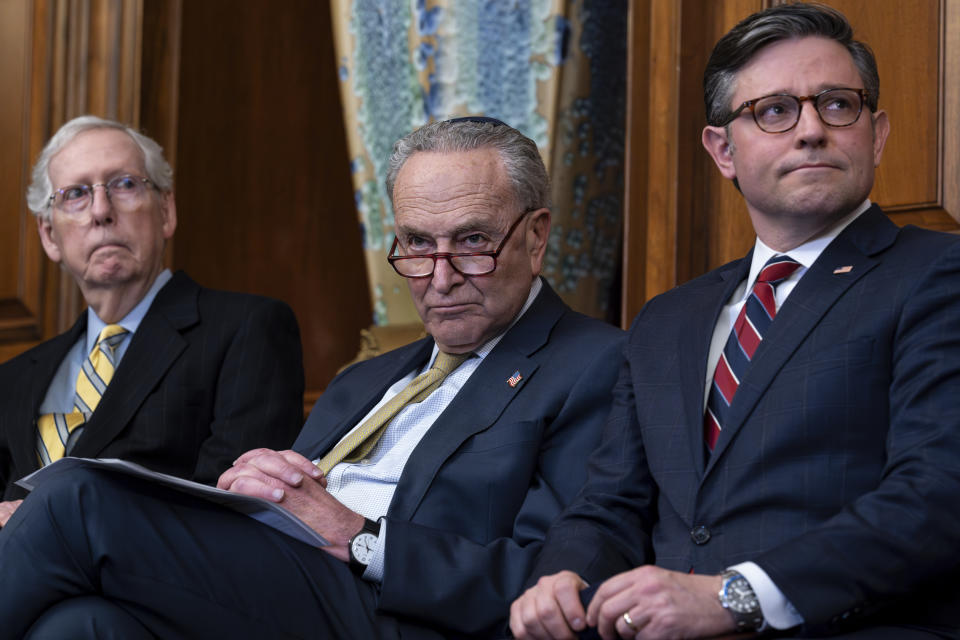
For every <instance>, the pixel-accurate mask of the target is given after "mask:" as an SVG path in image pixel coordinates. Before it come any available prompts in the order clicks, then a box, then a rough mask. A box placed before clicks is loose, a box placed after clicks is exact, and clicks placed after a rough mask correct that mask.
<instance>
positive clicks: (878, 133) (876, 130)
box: [870, 109, 890, 167]
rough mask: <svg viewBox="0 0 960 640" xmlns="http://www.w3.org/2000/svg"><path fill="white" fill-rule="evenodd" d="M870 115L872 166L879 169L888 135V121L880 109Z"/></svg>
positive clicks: (884, 112)
mask: <svg viewBox="0 0 960 640" xmlns="http://www.w3.org/2000/svg"><path fill="white" fill-rule="evenodd" d="M870 115H871V117H872V118H873V166H875V167H879V166H880V157H881V156H883V148H884V146H885V145H886V144H887V136H888V135H890V119H889V118H887V112H886V111H883V110H882V109H881V110H879V111H877V112H876V113H873V114H870Z"/></svg>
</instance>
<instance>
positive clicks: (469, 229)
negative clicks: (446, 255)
mask: <svg viewBox="0 0 960 640" xmlns="http://www.w3.org/2000/svg"><path fill="white" fill-rule="evenodd" d="M492 222H493V221H492V220H491V221H489V222H481V221H479V220H476V221H471V222H470V223H469V224H461V225H457V226H456V227H454V228H453V229H451V230H450V231H449V232H448V233H444V234H442V235H443V236H447V237H451V238H456V237H458V236H461V235H464V234H468V233H477V232H479V233H485V234H487V235H489V236H493V235H496V234H497V233H503V232H504V230H502V229H500V228H498V227H497V226H495V225H493V224H492ZM399 231H400V235H401V237H403V236H411V235H414V236H423V237H425V238H436V237H438V234H436V233H434V232H433V231H427V230H425V229H418V228H416V227H409V226H400V228H399Z"/></svg>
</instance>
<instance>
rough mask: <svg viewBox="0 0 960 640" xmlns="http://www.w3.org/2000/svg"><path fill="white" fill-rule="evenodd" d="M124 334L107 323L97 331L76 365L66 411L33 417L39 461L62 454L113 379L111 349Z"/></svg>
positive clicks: (61, 455) (118, 326) (47, 460)
mask: <svg viewBox="0 0 960 640" xmlns="http://www.w3.org/2000/svg"><path fill="white" fill-rule="evenodd" d="M126 335H127V330H126V329H124V328H123V327H121V326H120V325H118V324H108V325H107V326H106V327H104V328H103V331H101V332H100V336H99V337H98V338H97V344H96V345H94V347H93V350H92V351H91V352H90V355H89V356H87V359H86V360H84V361H83V366H81V367H80V375H78V376H77V390H76V394H75V395H74V399H73V411H72V412H70V413H45V414H43V415H42V416H40V419H39V420H37V431H38V436H37V455H38V456H39V458H40V463H41V464H43V465H47V464H50V463H51V462H54V461H55V460H59V459H60V458H62V457H63V455H64V453H65V452H66V449H67V442H68V440H69V439H70V436H71V435H72V434H73V433H74V431H76V430H77V429H78V428H80V427H81V426H82V425H83V423H84V422H86V421H87V419H88V418H89V417H90V414H92V413H93V411H94V409H96V408H97V405H98V404H100V398H101V397H103V394H104V392H105V391H106V390H107V385H108V384H110V381H111V380H112V379H113V370H114V367H115V361H114V356H113V352H114V350H115V349H116V348H117V345H119V344H120V342H121V341H122V340H123V338H124V337H125V336H126Z"/></svg>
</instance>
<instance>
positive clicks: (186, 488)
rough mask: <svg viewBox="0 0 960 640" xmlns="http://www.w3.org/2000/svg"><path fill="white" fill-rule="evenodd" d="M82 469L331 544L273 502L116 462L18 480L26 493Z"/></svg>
mask: <svg viewBox="0 0 960 640" xmlns="http://www.w3.org/2000/svg"><path fill="white" fill-rule="evenodd" d="M81 467H85V468H90V469H104V470H107V471H111V472H115V473H126V474H128V475H132V476H136V477H138V478H142V479H144V480H146V481H148V482H155V483H157V484H160V485H163V486H166V487H169V488H171V489H174V490H175V491H182V492H184V493H189V494H191V495H194V496H198V497H200V498H203V499H204V500H209V501H210V502H215V503H217V504H220V505H223V506H224V507H227V508H228V509H233V510H234V511H239V512H240V513H243V514H246V515H248V516H250V517H251V518H253V519H254V520H258V521H260V522H262V523H263V524H265V525H267V526H269V527H273V528H274V529H276V530H277V531H280V532H282V533H285V534H287V535H288V536H291V537H293V538H296V539H297V540H299V541H301V542H305V543H306V544H309V545H311V546H314V547H325V546H327V544H329V543H328V542H327V541H326V540H325V539H324V538H323V536H321V535H320V534H319V533H317V532H316V531H314V530H313V529H311V528H310V527H309V526H307V525H306V524H305V523H304V522H303V520H301V519H300V518H298V517H297V516H295V515H293V514H292V513H290V512H289V511H287V510H286V509H284V508H283V507H281V506H280V505H278V504H276V503H274V502H270V501H269V500H264V499H262V498H253V497H251V496H245V495H241V494H239V493H231V492H230V491H224V490H223V489H217V488H216V487H208V486H207V485H205V484H200V483H199V482H193V481H191V480H184V479H183V478H178V477H176V476H170V475H167V474H165V473H157V472H155V471H150V470H149V469H146V468H144V467H141V466H140V465H138V464H134V463H132V462H125V461H123V460H118V459H116V458H103V459H94V458H70V457H67V458H60V459H59V460H57V461H56V462H54V463H53V464H49V465H47V466H46V467H42V468H40V469H38V470H36V471H34V472H33V473H31V474H30V475H28V476H24V477H23V478H21V479H20V480H17V484H18V485H20V486H21V487H23V488H24V489H26V490H27V491H33V490H34V489H35V488H36V487H39V486H40V485H41V484H43V483H44V482H46V481H48V480H49V479H50V478H53V477H55V476H58V475H60V474H63V473H70V472H71V471H73V470H74V469H77V468H81Z"/></svg>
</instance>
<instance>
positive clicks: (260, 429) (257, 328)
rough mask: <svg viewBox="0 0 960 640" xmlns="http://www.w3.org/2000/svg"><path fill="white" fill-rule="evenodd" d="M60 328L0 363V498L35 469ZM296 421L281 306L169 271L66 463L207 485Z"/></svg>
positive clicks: (296, 398)
mask: <svg viewBox="0 0 960 640" xmlns="http://www.w3.org/2000/svg"><path fill="white" fill-rule="evenodd" d="M86 327H87V314H86V312H83V313H82V314H81V316H80V318H79V319H78V320H77V322H76V323H75V324H74V325H73V328H71V329H70V331H68V332H66V333H64V334H61V335H59V336H57V337H56V338H53V339H52V340H48V341H47V342H44V343H42V344H40V345H38V346H37V347H34V348H33V349H31V350H30V351H27V352H26V353H23V354H21V355H20V356H18V357H16V358H14V359H12V360H10V361H8V362H6V363H5V364H3V365H0V389H3V392H2V393H3V395H2V396H0V491H2V493H3V499H5V500H10V499H14V498H19V497H23V496H24V495H25V494H24V492H23V490H22V489H20V488H19V487H17V486H16V485H14V484H13V483H14V481H16V480H18V479H19V478H21V477H23V476H25V475H26V474H28V473H30V472H31V471H34V470H35V469H37V468H38V466H39V462H38V460H37V453H36V422H35V421H36V418H37V415H38V410H39V407H40V403H41V402H42V401H43V398H44V395H45V394H46V392H47V387H49V385H50V382H51V380H52V378H53V376H54V374H55V373H56V371H57V368H58V367H59V366H60V363H61V362H62V361H63V358H64V357H65V356H66V354H67V352H68V351H69V350H70V347H72V346H73V344H74V343H75V342H76V341H77V340H79V339H80V337H81V336H83V335H84V332H85V331H86ZM302 421H303V364H302V355H301V350H300V333H299V330H298V328H297V321H296V318H295V317H294V316H293V313H292V312H291V310H290V308H289V307H288V306H287V305H285V304H283V303H282V302H279V301H276V300H271V299H268V298H262V297H259V296H252V295H247V294H240V293H228V292H224V291H213V290H211V289H205V288H203V287H200V286H199V285H197V284H196V283H195V282H194V281H193V280H191V279H190V278H189V277H188V276H187V275H186V274H184V273H183V272H177V273H176V274H174V276H173V278H172V279H171V280H170V281H169V282H168V283H167V284H166V285H164V287H163V288H162V289H161V290H160V292H159V293H158V294H157V297H156V298H155V299H154V301H153V304H151V306H150V309H149V310H148V311H147V313H146V315H145V316H144V318H143V321H142V322H141V324H140V326H139V328H138V329H137V332H136V333H135V334H134V335H133V337H132V338H131V342H130V345H129V347H127V351H126V353H125V354H124V357H123V359H122V360H121V361H120V365H119V367H118V368H117V371H116V374H115V376H114V379H113V381H112V382H111V383H110V385H109V386H108V387H107V390H106V392H105V393H104V395H103V399H102V400H101V401H100V404H99V405H98V406H97V409H96V411H94V413H93V415H92V416H91V418H90V420H89V421H88V422H87V424H86V427H85V429H84V432H83V434H82V435H81V436H80V438H79V440H77V444H76V446H75V448H74V449H73V450H72V451H71V455H73V456H77V457H90V458H123V459H125V460H129V461H132V462H136V463H139V464H142V465H144V466H146V467H150V468H151V469H155V470H157V471H162V472H164V473H170V474H174V475H177V476H182V477H185V478H191V479H193V480H197V481H198V482H205V483H213V482H215V481H216V479H217V477H218V476H219V475H220V473H222V472H223V471H224V470H225V469H226V468H227V467H229V466H230V465H231V464H232V463H233V461H234V460H235V459H236V458H237V456H239V455H240V454H241V453H243V452H244V451H247V450H248V449H251V448H254V447H259V446H263V447H275V448H288V447H289V446H290V443H291V442H293V440H294V438H295V437H296V434H297V432H298V430H299V428H300V426H301V424H302Z"/></svg>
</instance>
